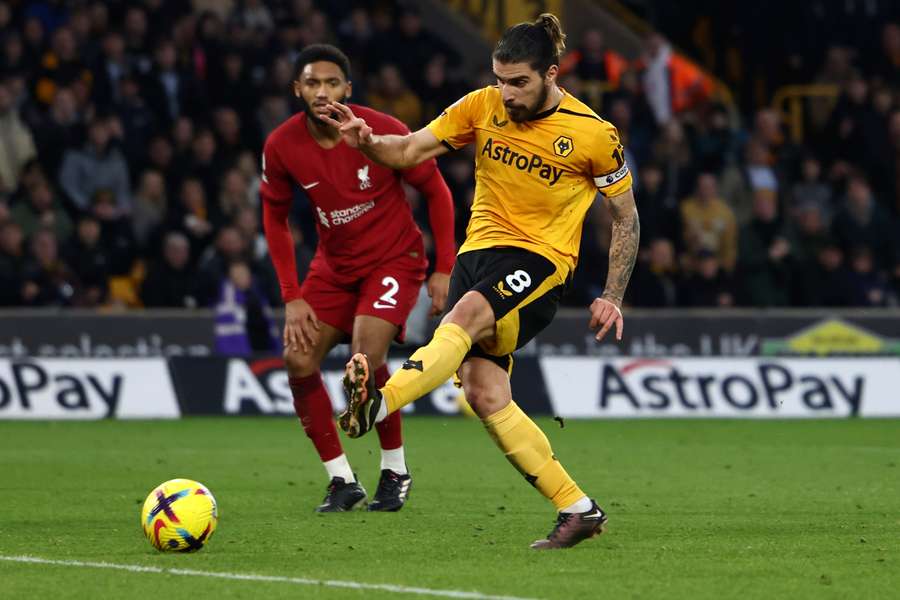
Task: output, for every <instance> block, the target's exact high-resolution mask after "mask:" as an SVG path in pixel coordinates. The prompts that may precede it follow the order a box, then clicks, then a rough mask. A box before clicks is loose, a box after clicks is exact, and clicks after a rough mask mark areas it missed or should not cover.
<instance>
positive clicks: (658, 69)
mask: <svg viewBox="0 0 900 600" xmlns="http://www.w3.org/2000/svg"><path fill="white" fill-rule="evenodd" d="M642 65H643V69H644V71H643V76H642V79H643V83H644V89H645V90H646V93H647V101H648V103H649V104H650V108H651V109H652V110H653V115H654V116H655V117H656V122H657V123H658V124H659V125H664V124H666V123H668V122H669V121H670V120H671V118H672V116H673V115H677V114H679V113H682V112H684V111H686V110H689V109H691V108H694V107H696V106H697V105H699V104H701V103H703V102H705V101H706V100H708V99H709V97H710V96H711V95H712V89H713V82H712V81H711V80H710V79H709V78H708V77H707V76H706V75H705V74H704V73H703V71H701V70H700V69H699V68H698V67H697V66H696V65H695V64H693V63H692V62H691V61H689V60H688V59H686V58H685V57H683V56H681V55H680V54H678V53H676V52H673V51H672V47H671V45H669V42H668V41H666V39H665V38H663V37H662V36H661V35H659V34H658V33H655V32H651V33H650V34H648V35H647V38H646V40H645V53H644V56H643V58H642Z"/></svg>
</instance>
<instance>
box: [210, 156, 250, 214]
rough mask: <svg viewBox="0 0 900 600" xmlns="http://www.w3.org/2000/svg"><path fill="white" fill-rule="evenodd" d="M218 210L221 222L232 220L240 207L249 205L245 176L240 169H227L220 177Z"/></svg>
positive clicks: (248, 191) (248, 190) (248, 189)
mask: <svg viewBox="0 0 900 600" xmlns="http://www.w3.org/2000/svg"><path fill="white" fill-rule="evenodd" d="M220 188H221V190H222V191H221V192H219V206H218V212H219V214H220V215H221V219H222V221H223V222H228V221H232V220H234V218H235V217H236V216H237V215H238V213H239V212H240V210H241V209H242V208H245V207H247V206H250V205H251V197H250V188H249V186H248V185H247V178H246V177H245V176H244V173H243V172H241V170H240V169H237V168H234V169H229V170H228V171H226V172H225V175H224V176H223V177H222V184H221V186H220Z"/></svg>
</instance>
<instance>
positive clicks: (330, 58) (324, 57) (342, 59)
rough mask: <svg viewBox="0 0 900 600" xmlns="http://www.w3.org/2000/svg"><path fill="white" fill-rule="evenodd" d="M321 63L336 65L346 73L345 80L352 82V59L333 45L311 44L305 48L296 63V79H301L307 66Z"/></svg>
mask: <svg viewBox="0 0 900 600" xmlns="http://www.w3.org/2000/svg"><path fill="white" fill-rule="evenodd" d="M320 61H324V62H330V63H334V64H336V65H337V66H338V67H340V69H341V71H342V72H343V73H344V78H345V79H346V80H347V81H350V59H349V58H347V55H346V54H344V53H343V52H341V49H340V48H337V47H335V46H332V45H331V44H310V45H309V46H307V47H306V48H304V49H303V50H302V51H301V52H300V54H298V55H297V59H296V60H295V61H294V77H296V78H298V79H299V78H300V74H301V73H303V69H304V67H306V65H308V64H310V63H314V62H320Z"/></svg>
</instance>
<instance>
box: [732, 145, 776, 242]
mask: <svg viewBox="0 0 900 600" xmlns="http://www.w3.org/2000/svg"><path fill="white" fill-rule="evenodd" d="M756 190H769V191H771V192H773V193H777V191H778V177H777V176H776V174H775V169H773V168H772V158H771V156H770V155H769V152H768V151H767V150H766V146H765V144H763V143H762V142H761V141H759V140H758V139H756V138H751V139H750V140H749V141H748V142H747V144H746V146H744V162H743V164H741V165H733V166H732V167H731V168H728V169H726V170H725V172H724V173H723V175H722V196H723V197H724V198H725V199H726V200H727V202H728V205H729V206H730V207H731V208H732V210H734V213H735V218H736V219H737V221H738V223H740V224H741V225H744V224H746V223H747V221H749V220H750V218H751V217H752V212H753V197H754V195H755V193H756Z"/></svg>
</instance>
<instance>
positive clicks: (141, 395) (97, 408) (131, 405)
mask: <svg viewBox="0 0 900 600" xmlns="http://www.w3.org/2000/svg"><path fill="white" fill-rule="evenodd" d="M179 415H180V410H179V408H178V402H177V400H176V398H175V391H174V388H173V386H172V382H171V379H170V377H169V371H168V368H167V366H166V363H165V361H164V360H162V359H106V360H104V359H94V360H62V359H32V360H27V359H26V360H0V419H102V418H107V417H116V418H151V419H152V418H177V417H178V416H179Z"/></svg>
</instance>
